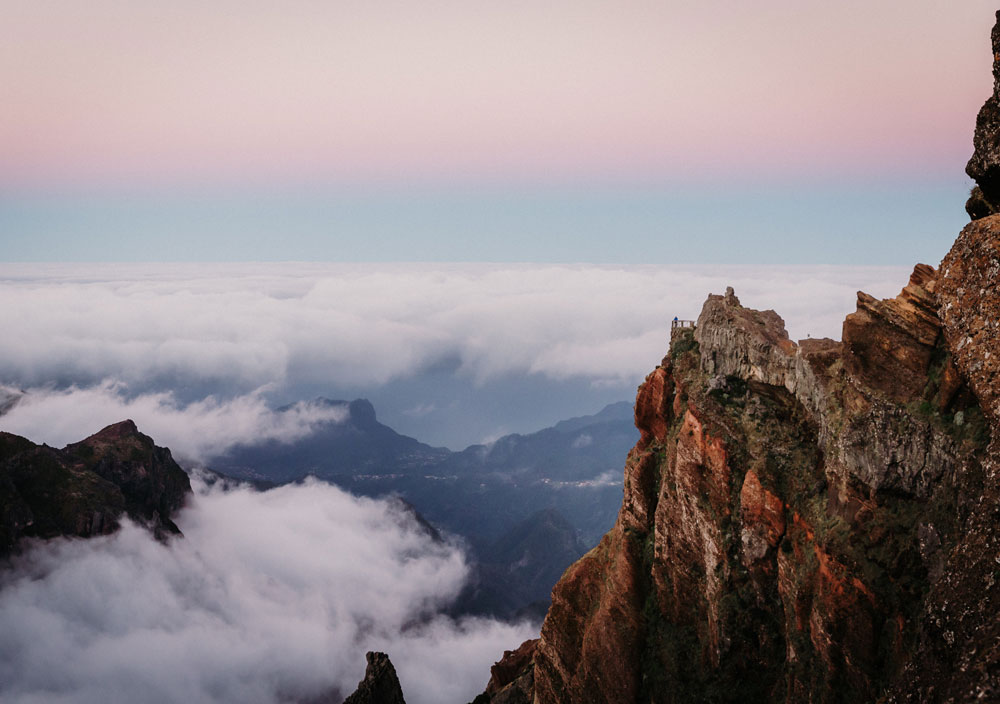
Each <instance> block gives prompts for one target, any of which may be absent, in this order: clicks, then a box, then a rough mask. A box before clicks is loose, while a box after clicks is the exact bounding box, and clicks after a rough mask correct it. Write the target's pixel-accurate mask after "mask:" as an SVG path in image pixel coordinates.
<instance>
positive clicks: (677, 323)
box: [670, 318, 694, 330]
mask: <svg viewBox="0 0 1000 704" xmlns="http://www.w3.org/2000/svg"><path fill="white" fill-rule="evenodd" d="M693 327H694V321H693V320H678V319H677V318H674V320H673V322H672V323H671V324H670V329H671V330H674V329H676V328H693Z"/></svg>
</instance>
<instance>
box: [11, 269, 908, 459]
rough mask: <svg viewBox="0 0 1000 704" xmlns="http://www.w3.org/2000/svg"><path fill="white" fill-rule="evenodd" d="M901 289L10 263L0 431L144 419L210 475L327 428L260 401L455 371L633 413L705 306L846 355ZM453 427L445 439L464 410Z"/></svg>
mask: <svg viewBox="0 0 1000 704" xmlns="http://www.w3.org/2000/svg"><path fill="white" fill-rule="evenodd" d="M908 273H909V272H908V271H907V270H906V269H904V268H900V267H854V268H851V267H823V266H795V267H663V266H632V267H610V266H593V265H509V264H506V265H500V264H497V265H489V264H396V265H393V264H373V265H361V264H227V265H219V264H149V265H142V264H123V265H111V264H104V265H93V264H90V265H83V264H36V265H32V264H0V310H3V311H4V312H5V317H4V335H2V336H0V383H3V384H6V385H8V387H13V388H15V389H17V390H25V391H28V392H29V393H28V394H27V395H26V396H25V397H24V398H23V399H22V402H21V403H19V404H17V405H16V406H15V407H14V408H13V409H12V410H11V411H10V412H9V413H7V414H6V415H5V416H3V417H0V429H3V430H10V431H12V432H18V433H20V434H23V435H26V436H28V437H30V438H32V439H34V440H36V441H45V442H49V443H50V444H56V445H58V444H64V443H65V442H69V441H72V440H78V439H80V438H82V437H85V436H86V435H89V434H90V433H93V432H95V431H96V430H98V429H99V428H100V427H101V426H102V425H106V424H108V423H113V422H116V421H119V420H121V419H123V418H125V417H132V418H133V419H134V420H136V421H137V422H138V423H139V426H140V428H142V429H143V430H144V431H145V432H147V433H149V434H151V435H152V436H153V437H154V438H155V439H156V440H157V441H158V442H160V444H166V445H168V446H170V447H171V448H172V449H174V450H175V452H177V453H178V454H179V456H182V457H189V458H191V459H194V460H197V459H201V458H204V457H206V456H210V455H212V454H218V453H219V452H222V451H225V449H226V448H227V447H229V446H231V445H233V444H237V443H240V442H245V441H246V440H247V439H252V438H254V437H260V438H265V439H267V438H270V439H281V438H287V439H289V440H294V439H297V438H299V437H302V436H303V435H305V434H307V433H309V432H311V430H312V429H313V428H315V426H316V424H317V423H318V422H322V421H323V420H332V419H331V418H319V417H318V416H317V413H319V414H320V415H322V413H323V412H321V411H319V410H318V409H317V408H315V407H308V406H303V407H302V408H301V409H300V410H299V411H298V412H297V413H296V414H292V415H283V416H282V417H281V418H276V417H275V416H274V415H273V414H272V413H271V412H270V411H269V410H268V404H267V400H268V398H269V397H270V396H272V395H274V394H280V392H281V390H282V389H288V388H292V387H294V388H310V387H312V386H322V385H324V384H340V385H346V384H350V385H351V386H352V387H354V388H359V387H361V388H369V389H375V388H379V387H380V386H383V385H385V384H388V383H391V382H393V381H398V380H400V379H412V378H416V377H419V376H420V375H423V374H427V373H430V372H431V371H433V370H436V369H442V368H447V369H451V370H453V372H452V373H453V376H454V377H456V378H459V379H462V380H464V383H467V384H470V385H473V386H476V385H478V386H480V387H485V386H486V385H487V384H488V382H490V381H491V380H495V379H498V378H502V377H506V378H513V377H518V376H520V377H527V376H531V377H532V378H535V379H542V380H549V381H552V382H565V381H567V380H572V381H573V382H574V383H576V384H578V385H580V386H590V387H595V388H596V387H600V386H601V385H613V386H614V387H615V389H616V390H617V389H620V390H621V394H622V396H621V398H614V399H612V400H627V399H630V398H631V394H632V393H634V388H635V385H636V384H637V383H638V382H639V381H641V380H642V378H643V377H644V376H645V374H647V373H648V372H649V371H650V370H651V369H652V368H653V367H654V366H655V365H656V364H657V363H658V362H659V360H660V359H661V358H662V357H663V355H664V354H665V352H666V347H667V344H668V340H669V335H670V322H671V320H672V319H673V317H674V316H678V317H680V318H682V319H683V318H691V319H693V318H696V317H697V315H698V312H699V311H700V309H701V305H702V303H703V302H704V300H705V297H706V296H707V295H708V294H709V293H722V292H724V290H725V287H726V286H727V285H731V286H733V287H735V289H736V292H737V294H738V295H739V296H740V298H741V300H742V302H743V303H744V305H747V306H751V307H754V308H760V309H766V308H773V309H775V310H777V311H778V312H779V313H780V314H781V315H782V316H784V318H785V320H786V323H787V327H788V330H789V333H790V335H791V337H792V338H793V339H798V338H803V337H806V336H809V335H811V336H812V337H822V336H828V337H833V338H839V336H840V329H841V324H842V322H843V319H844V316H845V315H846V314H847V313H849V312H851V311H852V310H854V306H855V301H856V292H857V291H858V290H865V291H867V292H868V293H871V294H873V295H875V296H878V297H887V296H892V295H895V294H896V293H898V291H899V290H900V288H902V286H903V285H904V284H905V283H906V280H907V275H908ZM616 393H617V391H616ZM605 402H606V401H605ZM407 403H408V405H407V406H405V407H403V408H401V409H400V411H401V412H400V413H397V416H396V419H397V422H406V421H411V422H415V421H416V420H417V419H424V420H425V421H426V422H425V425H424V427H427V428H429V427H431V426H432V424H433V422H434V418H432V417H427V416H431V415H432V414H430V413H424V412H421V413H418V412H417V411H415V410H414V408H416V409H422V410H427V409H433V410H434V412H437V413H440V411H441V409H436V408H435V407H434V406H433V405H432V404H431V403H430V402H429V400H427V399H420V398H415V399H407ZM525 403H526V404H527V405H531V400H530V399H525ZM421 404H422V405H421ZM411 406H412V408H411ZM80 409H87V411H85V412H83V411H81V410H80ZM595 410H597V408H596V407H595V408H574V409H568V412H567V414H566V415H578V414H579V413H580V412H593V411H595ZM324 412H328V411H324ZM455 413H456V417H455V418H452V422H457V421H458V419H459V417H460V416H461V414H465V415H468V414H469V410H468V409H461V410H459V411H456V412H455ZM515 413H516V409H512V410H511V414H515ZM425 417H427V418H425ZM196 435H197V437H196ZM478 439H480V438H478V437H470V438H467V443H471V442H474V441H476V440H478Z"/></svg>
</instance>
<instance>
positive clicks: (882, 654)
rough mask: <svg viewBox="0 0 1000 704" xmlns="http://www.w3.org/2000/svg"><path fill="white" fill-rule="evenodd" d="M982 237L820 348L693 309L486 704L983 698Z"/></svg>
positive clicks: (994, 266) (987, 478) (993, 392)
mask: <svg viewBox="0 0 1000 704" xmlns="http://www.w3.org/2000/svg"><path fill="white" fill-rule="evenodd" d="M998 234H1000V217H997V218H987V219H985V220H982V221H979V222H977V223H974V224H973V225H971V226H970V227H969V228H967V230H966V232H965V233H963V236H962V237H960V238H959V241H958V242H957V243H956V245H955V249H954V250H953V251H952V253H951V254H949V256H948V258H946V259H945V262H944V264H943V268H942V270H941V272H940V273H939V272H938V271H935V270H934V269H933V268H932V267H929V266H926V265H918V266H917V267H916V268H915V270H914V272H913V275H912V276H911V278H910V281H909V282H908V283H907V285H906V286H905V287H904V288H903V290H902V291H901V293H900V295H899V296H897V297H896V298H894V299H889V300H884V301H877V300H875V299H873V298H871V297H870V296H867V295H866V294H864V293H859V294H858V309H857V312H855V313H853V314H852V315H851V316H848V318H847V320H846V321H845V323H844V334H843V339H844V341H843V342H835V341H832V340H803V341H800V342H799V343H795V342H793V341H791V340H789V338H788V335H787V333H786V332H785V329H784V323H783V321H782V320H781V318H780V317H779V316H778V315H777V314H776V313H774V312H773V311H756V310H753V309H750V308H746V307H744V306H742V305H741V303H740V301H739V299H738V298H737V297H736V295H735V293H734V292H732V291H728V292H727V294H726V295H725V296H709V298H708V300H707V301H706V303H705V306H704V308H703V310H702V313H701V315H700V316H699V318H698V321H697V326H696V328H695V329H694V330H691V329H686V330H679V331H675V334H674V337H673V339H672V342H671V347H670V353H669V355H668V356H667V357H666V358H665V359H664V360H663V362H662V364H661V365H660V366H658V367H657V368H656V370H654V371H653V372H652V373H651V374H650V375H649V376H648V377H647V378H646V381H645V382H644V383H643V385H642V386H641V387H640V388H639V392H638V395H637V401H636V409H635V415H636V424H637V426H638V428H639V430H640V433H641V438H640V440H639V442H638V444H637V445H636V446H635V448H634V449H633V450H632V451H631V453H630V454H629V457H628V460H627V463H626V467H625V489H624V500H623V504H622V508H621V511H620V513H619V516H618V520H617V522H616V524H615V526H614V528H613V529H612V530H611V531H610V532H609V533H608V534H607V535H606V536H605V537H604V539H603V540H602V541H601V543H600V544H599V545H598V546H597V547H596V548H594V549H593V550H592V551H590V552H589V553H588V554H587V555H586V556H584V557H583V558H582V559H581V560H580V561H578V562H577V563H576V564H574V565H573V566H572V567H571V568H570V569H569V570H568V571H567V572H566V574H565V575H564V576H563V578H562V579H561V580H560V582H559V583H558V584H557V585H556V587H555V589H554V591H553V599H552V607H551V609H550V610H549V613H548V616H547V617H546V620H545V623H544V625H543V627H542V633H541V639H540V641H539V642H538V644H537V646H532V647H534V648H535V653H534V657H533V661H532V664H533V667H528V668H522V669H521V670H518V677H520V678H522V680H521V681H522V682H527V681H528V678H529V677H530V680H532V681H533V686H532V687H531V689H530V691H529V692H524V693H523V694H522V693H519V694H518V698H516V699H510V700H509V701H519V702H528V701H534V702H538V703H540V704H544V703H547V702H615V703H620V702H695V701H697V702H702V701H717V702H730V701H741V702H744V701H761V702H764V701H766V702H773V701H785V702H841V701H845V702H846V701H850V702H873V701H877V700H878V699H879V698H882V697H903V698H905V700H906V701H934V700H935V696H936V695H935V694H934V692H935V691H937V692H942V691H948V692H949V697H953V698H954V700H961V699H962V698H963V696H964V694H966V693H968V692H983V691H992V690H988V687H989V685H988V682H987V680H988V679H989V677H991V676H992V675H991V674H990V672H991V671H989V672H988V670H989V668H990V667H993V666H994V665H995V664H996V662H997V654H998V653H1000V649H998V648H997V643H998V641H997V640H996V636H997V631H998V629H997V625H996V624H997V623H998V621H997V619H996V618H995V614H996V613H997V612H996V611H995V610H990V609H989V608H988V607H989V606H990V605H993V604H994V601H991V600H992V599H994V597H993V596H991V595H992V594H993V592H992V591H990V590H991V589H992V588H993V587H992V582H990V583H989V584H987V582H989V580H990V579H991V576H992V577H993V578H995V577H996V576H997V575H998V573H997V569H996V568H997V562H996V560H995V559H994V558H996V559H1000V550H998V546H997V543H996V541H997V526H998V525H1000V524H998V522H997V516H998V514H997V508H998V506H1000V497H997V496H995V495H994V494H995V493H996V492H995V487H996V478H995V477H994V476H993V474H994V472H995V471H996V469H995V467H994V463H993V460H992V459H991V458H992V457H993V454H992V450H989V449H988V446H989V442H990V428H991V425H992V424H993V423H996V422H997V420H998V419H1000V391H998V385H997V376H996V375H997V374H998V373H1000V367H998V362H997V359H1000V349H994V348H993V346H994V345H996V344H1000V343H998V340H1000V330H997V320H998V316H1000V304H998V303H997V302H996V299H995V297H996V293H995V291H996V286H994V285H991V284H990V282H991V281H995V280H996V274H997V271H998V270H1000V244H998V243H1000V237H998ZM939 311H941V312H940V313H939ZM984 411H985V412H984ZM987 484H990V485H992V486H993V487H994V488H993V489H990V490H987V491H984V487H985V486H986V485H987ZM973 550H978V551H980V552H981V555H982V556H981V557H980V558H978V559H973V558H972V556H971V555H970V554H969V553H970V552H971V551H973ZM970 561H971V562H970ZM965 563H970V564H978V565H980V566H981V569H978V571H976V570H973V571H971V572H970V571H969V570H968V569H966V568H967V566H968V565H967V564H965ZM963 570H964V571H963ZM959 573H961V575H962V576H961V577H960V576H959ZM968 580H971V582H970V583H966V582H967V581H968ZM979 581H983V583H982V584H980V583H979ZM997 581H1000V580H997ZM956 590H958V591H956ZM961 590H964V591H963V592H962V593H964V594H965V595H966V596H965V597H963V599H962V600H960V602H961V603H960V604H959V603H956V601H955V595H957V594H958V593H959V591H961ZM946 594H950V595H952V596H951V598H950V600H949V598H948V596H946ZM974 594H975V595H976V596H978V597H980V598H986V599H987V601H979V602H976V601H975V600H974V599H973V595H974ZM935 610H936V611H935ZM929 614H931V616H930V617H929ZM949 619H954V620H955V621H956V622H955V623H954V624H951V623H950V622H949ZM991 639H992V640H991ZM960 642H962V643H964V644H965V648H964V652H965V655H964V656H963V655H962V654H961V653H962V652H963V651H962V650H961V649H957V648H956V649H955V650H954V652H953V653H952V655H950V656H948V657H944V656H942V655H940V653H938V650H937V649H947V648H949V647H950V646H951V645H953V644H956V645H957V644H958V643H960ZM990 645H992V650H991V649H990ZM984 649H985V650H986V651H987V652H988V653H991V655H990V657H991V658H993V659H992V660H989V662H991V663H993V664H992V665H990V666H988V667H987V666H985V665H982V664H981V663H982V662H983V660H982V658H981V657H980V658H979V659H977V658H976V656H975V653H979V654H980V656H981V655H982V653H983V650H984ZM914 653H916V655H914ZM963 657H964V659H963ZM921 658H926V659H927V660H928V661H933V662H937V663H939V665H938V667H937V668H936V669H935V668H932V667H928V666H925V664H924V663H923V661H922V660H921ZM936 658H940V659H936ZM961 667H965V670H964V671H963V672H967V671H969V670H970V668H971V669H973V670H975V674H974V675H969V676H968V677H966V675H964V674H959V670H958V669H957V668H961ZM514 669H517V668H514ZM918 671H919V672H920V673H922V674H923V675H924V677H925V679H927V678H930V679H929V680H928V681H926V682H925V681H923V680H922V679H921V677H920V676H918V674H917V673H918ZM963 678H965V679H963ZM977 678H978V679H977ZM973 680H975V682H973ZM934 687H936V688H937V689H934ZM949 687H952V689H954V691H953V692H952V690H951V689H949ZM977 687H978V689H977ZM984 688H985V689H984ZM494 691H496V690H494ZM490 694H491V692H487V693H486V695H485V696H484V699H483V701H488V699H487V698H486V697H488V696H489V695H490ZM947 700H948V699H941V701H947Z"/></svg>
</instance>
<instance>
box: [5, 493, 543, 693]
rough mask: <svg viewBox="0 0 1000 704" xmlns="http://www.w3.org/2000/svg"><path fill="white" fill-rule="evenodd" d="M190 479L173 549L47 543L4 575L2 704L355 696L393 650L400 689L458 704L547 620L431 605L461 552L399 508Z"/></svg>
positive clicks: (458, 580)
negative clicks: (459, 614)
mask: <svg viewBox="0 0 1000 704" xmlns="http://www.w3.org/2000/svg"><path fill="white" fill-rule="evenodd" d="M195 488H196V490H197V492H196V495H195V497H194V498H193V500H192V501H191V502H190V504H189V505H188V506H187V507H186V508H185V509H184V510H183V511H182V513H181V514H180V516H179V518H178V520H177V523H178V524H179V526H180V527H181V529H182V531H183V532H184V537H183V538H180V539H174V540H171V541H170V542H169V543H167V544H163V543H159V542H157V541H155V540H154V539H152V538H151V537H150V535H149V533H148V532H147V531H145V530H143V529H141V528H138V527H136V526H134V525H132V524H130V523H126V524H125V526H124V527H123V529H122V530H121V531H120V532H118V533H117V534H115V535H112V536H106V537H101V538H95V539H90V540H64V539H60V540H54V541H50V542H48V543H41V544H38V545H36V546H34V548H33V549H32V550H30V551H29V552H28V553H27V554H26V555H24V556H23V557H22V558H20V559H19V560H18V561H17V562H16V563H15V565H14V568H13V569H11V570H7V571H4V572H0V700H2V701H4V702H11V703H12V704H29V703H32V704H34V703H41V702H46V703H47V704H52V703H58V702H66V703H69V702H72V703H73V704H90V703H91V702H93V703H95V704H96V703H98V702H101V703H108V702H110V703H115V702H121V703H123V704H124V703H126V702H127V703H129V704H131V703H133V702H145V703H146V704H159V703H162V704H199V703H203V702H204V703H206V704H207V703H210V702H211V703H214V702H218V703H220V704H221V703H232V702H240V703H241V704H255V703H260V704H273V703H276V702H295V701H306V700H308V699H310V698H312V697H316V696H318V695H320V694H323V693H330V692H339V696H346V695H347V694H349V693H350V692H351V691H353V689H354V688H355V687H356V686H357V683H358V681H359V680H360V679H361V677H362V676H363V674H364V670H365V657H364V656H365V652H366V651H367V650H382V651H385V652H388V653H389V655H390V657H391V658H392V661H393V664H394V665H395V667H396V670H397V672H398V674H399V677H400V680H401V683H402V685H403V688H404V693H405V696H406V700H407V701H408V702H413V703H415V704H440V703H441V702H456V703H459V702H465V701H469V700H471V699H472V698H473V697H474V696H475V695H476V694H477V693H478V692H480V691H482V690H483V689H484V688H485V686H486V682H487V680H488V679H489V668H490V665H491V664H492V663H493V662H494V661H495V660H496V659H498V658H499V657H500V656H501V655H502V654H503V651H504V650H505V649H511V648H513V647H516V646H517V645H518V644H519V643H521V642H522V641H523V640H525V639H527V638H531V637H534V636H536V635H537V624H529V623H518V624H509V623H501V622H498V621H494V620H487V619H472V618H466V619H463V620H458V621H456V620H453V619H450V618H447V617H444V616H441V615H439V614H438V612H439V610H440V609H441V607H443V606H445V605H447V604H448V602H449V601H450V600H451V599H452V598H454V596H455V595H457V593H458V591H459V590H460V589H461V587H462V584H463V583H464V581H465V578H466V574H467V566H466V562H465V558H464V555H463V552H462V551H461V550H460V549H459V548H458V547H456V546H455V545H453V544H449V543H446V542H441V541H438V540H435V539H433V538H432V537H431V536H430V535H429V534H428V533H427V532H426V531H425V530H424V529H423V528H421V527H420V526H419V525H418V524H417V522H416V520H415V519H414V517H413V516H412V514H410V513H407V512H406V511H404V510H401V509H400V506H399V505H398V504H397V503H393V502H390V501H381V500H371V499H363V498H357V497H353V496H351V495H350V494H347V493H345V492H343V491H341V490H339V489H337V488H335V487H332V486H329V485H326V484H322V483H318V482H315V481H309V482H306V483H304V484H301V485H291V486H284V487H280V488H278V489H273V490H271V491H267V492H263V493H258V492H255V491H252V490H250V489H248V488H245V487H244V488H237V489H235V490H223V489H222V488H221V487H219V486H216V487H214V488H209V487H208V486H206V485H205V484H204V483H202V482H201V481H199V480H197V479H196V480H195Z"/></svg>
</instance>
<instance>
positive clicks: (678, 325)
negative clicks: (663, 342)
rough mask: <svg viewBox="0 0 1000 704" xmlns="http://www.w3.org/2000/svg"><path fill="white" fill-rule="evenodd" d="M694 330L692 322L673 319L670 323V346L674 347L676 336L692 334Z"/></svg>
mask: <svg viewBox="0 0 1000 704" xmlns="http://www.w3.org/2000/svg"><path fill="white" fill-rule="evenodd" d="M694 329H695V324H694V321H693V320H680V319H679V318H674V319H673V320H672V321H671V322H670V346H671V347H673V346H674V340H676V339H677V336H678V335H681V334H685V333H686V334H688V335H690V334H693V333H694Z"/></svg>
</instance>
